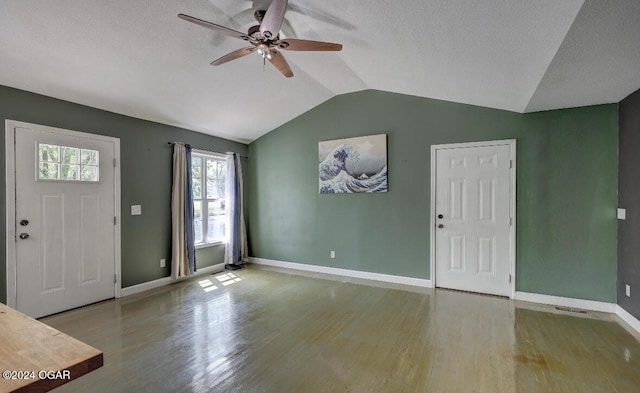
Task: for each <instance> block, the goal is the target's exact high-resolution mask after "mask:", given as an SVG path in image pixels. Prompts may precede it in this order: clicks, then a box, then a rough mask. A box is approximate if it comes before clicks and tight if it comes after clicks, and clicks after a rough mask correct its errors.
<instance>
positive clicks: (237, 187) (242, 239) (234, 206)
mask: <svg viewBox="0 0 640 393" xmlns="http://www.w3.org/2000/svg"><path fill="white" fill-rule="evenodd" d="M226 208H227V217H228V223H229V225H228V226H227V239H228V240H227V245H226V247H225V263H227V264H232V265H240V264H242V263H243V262H244V260H245V259H246V258H247V257H248V256H249V255H248V247H247V230H246V227H245V222H244V190H243V186H242V163H241V162H240V156H239V155H237V154H236V153H227V205H226Z"/></svg>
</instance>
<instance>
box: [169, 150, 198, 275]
mask: <svg viewBox="0 0 640 393" xmlns="http://www.w3.org/2000/svg"><path fill="white" fill-rule="evenodd" d="M194 241H195V239H194V228H193V194H192V190H191V146H189V145H185V144H183V143H179V142H176V143H175V144H174V145H173V185H172V187H171V277H173V278H179V277H186V276H188V275H190V274H192V273H193V272H195V271H196V253H195V251H196V250H195V245H194Z"/></svg>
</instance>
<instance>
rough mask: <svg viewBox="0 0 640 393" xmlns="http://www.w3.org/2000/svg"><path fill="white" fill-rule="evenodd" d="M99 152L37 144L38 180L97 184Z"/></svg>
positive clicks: (98, 178) (98, 177)
mask: <svg viewBox="0 0 640 393" xmlns="http://www.w3.org/2000/svg"><path fill="white" fill-rule="evenodd" d="M99 156H100V152H99V151H97V150H91V149H81V148H77V147H67V146H58V145H50V144H45V143H39V144H38V180H62V181H81V182H97V181H99V180H100V157H99Z"/></svg>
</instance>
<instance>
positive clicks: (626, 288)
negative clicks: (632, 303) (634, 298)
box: [625, 284, 631, 297]
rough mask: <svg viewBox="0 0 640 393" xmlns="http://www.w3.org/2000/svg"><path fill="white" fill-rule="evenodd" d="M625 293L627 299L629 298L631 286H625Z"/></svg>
mask: <svg viewBox="0 0 640 393" xmlns="http://www.w3.org/2000/svg"><path fill="white" fill-rule="evenodd" d="M625 293H626V294H627V297H631V285H629V284H627V285H626V286H625Z"/></svg>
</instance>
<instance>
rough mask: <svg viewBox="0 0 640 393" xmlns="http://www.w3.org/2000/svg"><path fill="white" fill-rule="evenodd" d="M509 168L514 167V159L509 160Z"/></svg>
mask: <svg viewBox="0 0 640 393" xmlns="http://www.w3.org/2000/svg"><path fill="white" fill-rule="evenodd" d="M509 168H513V160H509Z"/></svg>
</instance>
